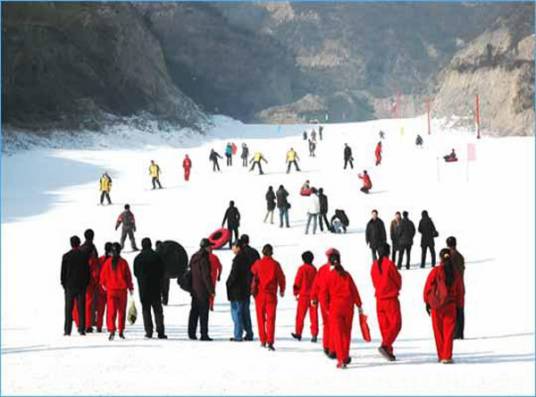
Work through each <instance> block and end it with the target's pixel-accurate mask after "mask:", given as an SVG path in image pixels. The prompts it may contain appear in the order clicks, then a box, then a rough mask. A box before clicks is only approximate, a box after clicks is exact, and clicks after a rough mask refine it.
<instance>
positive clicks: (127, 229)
mask: <svg viewBox="0 0 536 397" xmlns="http://www.w3.org/2000/svg"><path fill="white" fill-rule="evenodd" d="M121 224H123V228H122V229H121V248H124V247H125V240H126V238H127V235H128V238H129V239H130V245H131V247H132V251H138V247H136V240H135V239H134V232H135V231H136V220H135V219H134V214H133V213H132V212H131V211H130V205H129V204H125V210H124V211H123V212H121V214H119V216H118V217H117V222H116V223H115V230H117V229H118V228H119V225H121Z"/></svg>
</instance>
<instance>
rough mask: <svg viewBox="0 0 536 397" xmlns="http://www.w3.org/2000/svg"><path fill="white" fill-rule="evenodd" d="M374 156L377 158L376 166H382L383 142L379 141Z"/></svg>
mask: <svg viewBox="0 0 536 397" xmlns="http://www.w3.org/2000/svg"><path fill="white" fill-rule="evenodd" d="M374 155H375V156H376V165H380V164H381V162H382V142H381V141H379V142H378V144H377V145H376V149H375V150H374Z"/></svg>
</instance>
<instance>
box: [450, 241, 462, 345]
mask: <svg viewBox="0 0 536 397" xmlns="http://www.w3.org/2000/svg"><path fill="white" fill-rule="evenodd" d="M447 247H448V249H449V251H450V258H451V261H452V265H453V266H454V270H456V272H457V273H458V274H459V275H460V278H461V280H462V286H463V295H464V296H465V282H464V279H463V276H464V273H465V259H464V257H463V255H462V254H460V253H459V251H458V249H457V248H456V237H454V236H450V237H448V238H447ZM464 303H465V299H464ZM464 306H465V305H463V306H462V307H458V308H457V309H456V331H455V332H454V339H463V329H464V325H465V324H464V323H465V309H464Z"/></svg>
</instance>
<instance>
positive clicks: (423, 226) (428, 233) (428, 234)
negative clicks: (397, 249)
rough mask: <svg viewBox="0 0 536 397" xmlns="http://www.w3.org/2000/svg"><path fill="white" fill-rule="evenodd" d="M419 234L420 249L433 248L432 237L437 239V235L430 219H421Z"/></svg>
mask: <svg viewBox="0 0 536 397" xmlns="http://www.w3.org/2000/svg"><path fill="white" fill-rule="evenodd" d="M419 233H421V247H433V246H435V243H434V237H437V236H438V233H437V230H436V228H435V225H434V222H433V221H432V218H430V217H425V218H421V221H420V222H419Z"/></svg>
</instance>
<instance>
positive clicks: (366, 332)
mask: <svg viewBox="0 0 536 397" xmlns="http://www.w3.org/2000/svg"><path fill="white" fill-rule="evenodd" d="M359 326H360V327H361V335H363V340H364V341H365V342H370V341H371V338H370V329H369V326H368V324H367V316H366V315H365V314H360V315H359Z"/></svg>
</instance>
